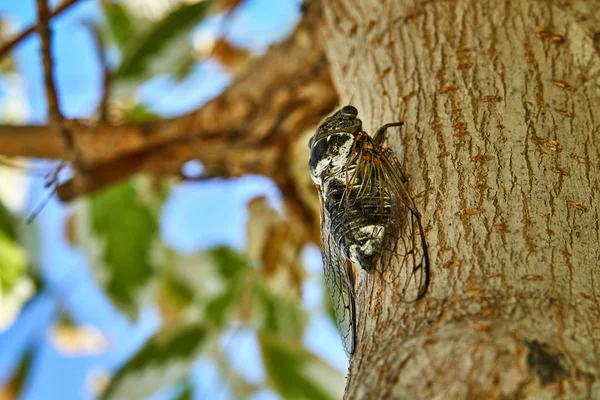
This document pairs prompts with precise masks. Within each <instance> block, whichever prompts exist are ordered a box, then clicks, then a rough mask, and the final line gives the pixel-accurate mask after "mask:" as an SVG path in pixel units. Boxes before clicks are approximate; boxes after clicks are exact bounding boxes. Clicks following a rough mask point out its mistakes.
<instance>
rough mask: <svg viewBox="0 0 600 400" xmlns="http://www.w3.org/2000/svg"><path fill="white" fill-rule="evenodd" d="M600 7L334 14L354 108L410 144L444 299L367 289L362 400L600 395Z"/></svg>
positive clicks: (407, 157) (375, 282)
mask: <svg viewBox="0 0 600 400" xmlns="http://www.w3.org/2000/svg"><path fill="white" fill-rule="evenodd" d="M599 8H600V7H599V3H598V2H594V1H587V2H586V1H580V2H578V1H575V2H568V3H565V2H558V1H556V2H554V1H539V2H500V1H493V2H471V1H460V0H459V1H448V2H409V1H404V2H394V1H387V2H381V1H375V0H363V1H356V2H349V1H344V0H336V1H331V2H326V10H325V15H326V21H327V22H326V27H325V32H324V35H325V37H326V40H325V43H326V52H327V55H328V59H329V61H330V64H331V71H332V77H333V80H334V83H335V85H336V86H337V88H338V89H339V92H340V94H341V98H342V99H343V100H345V101H346V102H348V101H350V99H353V100H352V102H353V104H354V105H355V106H357V108H358V109H359V110H360V112H361V113H362V119H363V121H364V123H365V124H364V125H365V127H367V128H369V129H370V130H371V131H373V128H376V127H377V126H379V125H381V124H382V123H385V122H390V121H396V120H398V119H402V120H403V121H404V122H405V129H404V131H403V132H402V134H401V137H400V136H397V137H395V138H394V137H392V139H391V140H390V144H391V146H392V147H393V148H394V149H395V150H396V151H397V153H398V154H399V155H400V156H401V159H402V160H403V162H404V165H405V173H406V175H407V176H408V179H409V182H410V187H411V189H412V192H413V193H414V194H415V195H416V196H417V198H416V202H417V206H418V207H419V208H420V210H421V212H422V214H423V218H422V219H423V224H424V226H426V230H427V231H428V232H427V240H428V243H429V252H430V257H431V264H432V268H431V270H432V282H431V287H430V291H429V292H428V294H427V296H426V297H425V298H424V299H423V300H422V301H420V302H419V303H417V304H398V303H394V302H393V301H392V300H391V299H392V297H391V295H390V287H391V285H388V284H385V283H384V282H383V281H382V280H380V279H377V278H376V276H370V275H367V274H366V273H364V272H363V273H361V274H360V276H359V279H358V284H357V291H358V297H359V298H358V308H359V327H358V347H357V351H356V354H355V355H354V357H353V359H352V361H351V366H350V372H349V381H348V386H347V393H346V398H349V399H354V398H360V399H362V398H369V399H376V398H385V399H390V398H393V399H413V398H415V399H416V398H444V399H458V398H465V399H467V398H468V399H489V398H510V399H513V398H535V399H541V398H565V399H566V398H569V399H571V398H575V399H580V398H598V397H600V383H599V381H598V378H599V376H600V348H599V347H600V227H599V220H600V125H599V124H600V122H599V121H600V85H599V82H600V81H599V76H600V56H599V52H598V38H599V37H600V33H598V32H600V24H599V23H598V20H597V18H598V16H599V15H600V9H599Z"/></svg>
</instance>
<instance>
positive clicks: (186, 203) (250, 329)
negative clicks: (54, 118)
mask: <svg viewBox="0 0 600 400" xmlns="http://www.w3.org/2000/svg"><path fill="white" fill-rule="evenodd" d="M73 3H74V4H73V5H72V6H70V7H69V8H68V9H66V10H65V11H64V12H62V13H61V14H60V15H58V16H56V17H54V18H53V20H52V24H51V27H52V29H53V42H52V46H53V47H52V50H53V58H54V76H55V79H56V86H57V91H58V96H59V101H60V106H61V111H62V112H63V114H64V115H65V117H68V118H90V117H98V113H101V114H106V115H103V116H102V117H103V118H107V119H109V120H111V121H113V122H114V121H117V122H119V121H124V122H128V121H151V120H154V119H157V118H165V117H172V116H177V115H181V114H183V113H185V112H188V111H191V110H194V109H197V108H198V107H201V106H202V104H204V103H206V102H207V101H209V100H210V99H212V98H214V97H215V96H218V95H219V93H221V92H222V91H223V90H224V89H225V88H226V87H227V86H228V85H229V84H230V83H231V81H232V79H234V76H235V75H236V73H238V72H239V70H240V69H242V68H243V67H244V65H245V64H246V63H247V62H248V61H249V60H252V59H254V58H256V57H259V56H260V55H262V54H264V53H265V52H266V51H267V50H268V47H269V46H270V45H272V44H273V43H277V42H280V41H282V40H284V39H285V38H286V37H288V36H289V35H290V34H291V32H292V31H293V29H294V28H295V26H296V25H297V24H298V22H299V20H300V18H301V7H302V4H301V0H277V1H271V0H243V1H228V2H221V5H220V7H216V5H215V4H213V3H214V2H210V1H203V2H196V1H189V0H188V1H184V0H122V1H112V0H80V1H75V2H73ZM223 3H228V4H225V5H223ZM58 5H59V2H58V1H51V2H50V6H51V7H50V8H51V9H55V8H56V7H57V6H58ZM36 19H37V9H36V4H35V0H1V1H0V45H1V44H2V43H3V42H6V41H8V40H9V39H10V38H12V37H14V36H15V35H16V34H18V33H20V32H22V31H23V30H25V29H26V28H28V27H29V26H31V25H32V24H34V23H35V22H36ZM157 38H158V39H157ZM217 44H218V47H216V45H217ZM217 48H218V51H217V50H215V49H217ZM134 64H135V68H133V67H127V66H132V65H134ZM104 65H106V66H107V67H108V69H109V70H110V71H112V72H111V75H112V76H111V80H110V82H109V83H110V100H109V101H108V102H107V103H106V105H107V107H106V109H103V110H98V104H99V103H101V102H102V100H101V99H102V98H103V97H105V92H106V87H105V86H106V85H105V81H104V72H105V68H104ZM124 66H125V67H124ZM46 122H47V119H46V100H45V94H44V84H43V70H42V60H41V52H40V40H39V38H38V36H37V34H32V35H30V36H28V37H27V38H26V39H24V40H23V41H22V42H20V43H19V44H18V45H17V46H15V47H14V48H13V49H12V50H11V52H10V53H9V54H8V55H6V56H4V57H3V58H2V59H0V124H3V125H9V124H10V125H23V124H44V123H46ZM304 146H305V144H304ZM304 148H306V147H304ZM57 163H58V162H57V161H56V160H54V161H52V160H26V159H17V158H11V159H7V158H1V159H0V400H5V399H94V398H99V397H102V398H110V399H120V398H122V399H150V398H151V399H253V400H259V399H260V400H266V399H279V398H284V399H336V398H341V397H342V394H343V390H344V384H345V380H344V376H345V372H346V370H347V358H346V356H345V355H344V352H343V349H342V346H341V343H340V340H339V337H338V333H337V330H336V328H335V325H334V322H333V319H332V312H331V307H330V305H329V297H328V295H327V292H326V290H325V286H324V282H323V274H322V265H321V256H320V253H319V249H318V248H317V247H316V246H315V245H314V244H313V245H311V244H307V243H310V241H307V240H306V238H302V237H298V235H297V234H296V231H297V230H295V229H294V228H293V226H292V225H291V224H290V223H289V221H287V219H286V216H285V213H284V210H283V206H282V198H281V197H282V196H281V193H280V192H279V189H278V187H277V186H276V185H275V184H274V183H273V182H272V181H270V180H269V179H267V178H265V177H261V176H242V177H240V178H235V179H227V180H221V179H210V180H206V181H198V182H194V181H181V180H178V179H175V178H173V179H163V180H159V181H157V180H155V179H152V178H150V177H145V176H136V177H135V178H133V179H131V180H128V181H127V182H123V183H120V184H118V185H114V186H111V187H109V188H107V189H104V190H102V191H100V192H98V193H95V194H93V195H92V196H89V197H87V198H81V199H78V200H76V201H74V202H72V203H70V204H68V205H66V204H62V203H60V201H59V200H57V199H56V197H55V196H51V197H49V196H50V195H51V189H50V188H48V187H46V185H45V182H46V181H47V179H44V176H47V175H48V174H52V173H53V171H55V170H56V166H57ZM184 169H185V171H184V173H185V174H186V175H187V176H197V175H199V174H201V171H202V165H201V164H200V163H198V162H193V161H191V162H189V163H188V164H186V165H185V166H184ZM306 173H307V175H308V169H307V171H306ZM61 175H65V176H68V175H69V171H68V169H62V170H61ZM48 198H49V200H48V202H47V204H45V201H46V199H48ZM41 205H42V206H43V207H41V211H39V214H38V213H37V210H38V209H40V206H41ZM32 213H34V214H37V215H36V217H35V219H34V220H33V222H32V223H27V222H26V220H27V218H28V217H29V216H31V215H32Z"/></svg>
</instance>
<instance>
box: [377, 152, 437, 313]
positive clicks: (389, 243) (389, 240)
mask: <svg viewBox="0 0 600 400" xmlns="http://www.w3.org/2000/svg"><path fill="white" fill-rule="evenodd" d="M375 152H376V153H377V156H378V157H376V158H375V159H376V160H377V161H378V162H376V164H375V165H374V168H375V169H379V171H378V174H377V175H378V176H379V177H380V179H381V180H382V182H381V187H384V188H386V190H389V192H390V193H391V195H392V200H393V203H394V206H393V207H392V215H391V220H390V225H389V228H388V230H387V232H386V235H387V237H386V239H385V241H384V250H383V251H384V253H385V254H383V256H382V257H381V259H380V267H379V270H380V272H381V273H384V272H386V271H387V270H388V269H389V270H390V274H391V279H392V280H393V282H395V283H397V284H398V288H397V289H396V292H397V293H398V294H399V295H400V296H401V300H402V301H403V302H413V301H416V300H418V299H420V298H421V297H423V296H424V295H425V293H426V292H427V288H428V286H429V255H428V252H427V242H426V240H425V232H424V231H423V226H422V224H421V215H420V214H419V211H418V210H417V207H416V206H415V203H414V201H413V199H412V197H411V195H410V193H409V192H408V190H407V188H406V183H405V179H404V177H403V175H402V172H401V167H400V163H399V162H398V160H397V159H396V156H395V155H394V153H393V151H392V150H390V149H387V148H385V149H382V148H376V149H375ZM392 263H393V264H397V265H398V267H397V268H393V269H390V268H388V267H389V266H390V265H392Z"/></svg>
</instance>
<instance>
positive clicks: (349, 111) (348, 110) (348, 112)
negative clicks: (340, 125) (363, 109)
mask: <svg viewBox="0 0 600 400" xmlns="http://www.w3.org/2000/svg"><path fill="white" fill-rule="evenodd" d="M340 113H341V114H342V116H343V117H346V118H356V116H357V115H358V110H357V109H356V107H354V106H344V107H342V109H341V110H340Z"/></svg>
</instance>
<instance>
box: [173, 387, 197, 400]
mask: <svg viewBox="0 0 600 400" xmlns="http://www.w3.org/2000/svg"><path fill="white" fill-rule="evenodd" d="M193 398H194V387H193V386H192V385H190V384H189V383H187V384H186V385H185V386H184V388H183V390H182V391H181V393H179V394H178V395H177V396H176V397H175V398H174V399H173V400H192V399H193Z"/></svg>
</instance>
